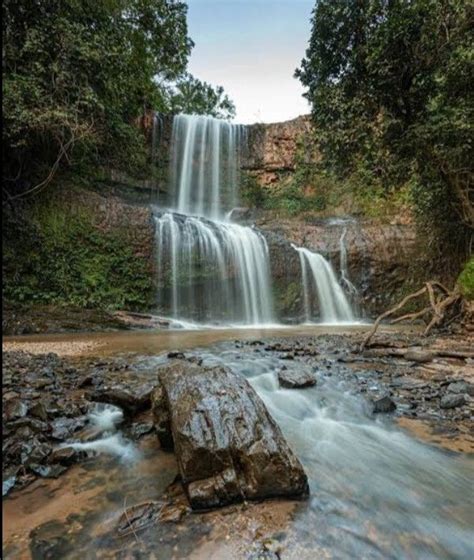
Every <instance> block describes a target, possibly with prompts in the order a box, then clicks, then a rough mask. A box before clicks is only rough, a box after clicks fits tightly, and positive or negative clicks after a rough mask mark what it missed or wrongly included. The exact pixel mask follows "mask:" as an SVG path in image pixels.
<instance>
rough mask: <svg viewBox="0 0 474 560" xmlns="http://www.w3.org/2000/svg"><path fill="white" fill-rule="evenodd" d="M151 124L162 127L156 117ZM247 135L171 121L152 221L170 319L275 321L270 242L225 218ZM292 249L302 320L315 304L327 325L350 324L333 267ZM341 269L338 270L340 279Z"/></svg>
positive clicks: (217, 123) (197, 120) (239, 129)
mask: <svg viewBox="0 0 474 560" xmlns="http://www.w3.org/2000/svg"><path fill="white" fill-rule="evenodd" d="M154 122H155V125H156V126H158V125H161V122H160V120H159V119H155V120H154ZM157 136H158V134H157V133H156V131H154V134H153V138H154V139H155V138H156V137H157ZM245 138H246V134H245V127H243V126H241V125H235V124H231V123H229V122H226V121H222V120H219V119H215V118H212V117H205V116H201V115H176V116H175V117H174V118H173V128H172V135H171V144H170V156H171V157H170V162H171V163H170V188H169V193H168V200H167V204H166V205H161V204H159V205H156V206H155V207H154V208H153V218H154V223H155V238H156V243H155V247H156V259H157V292H158V293H157V306H158V309H159V311H160V313H162V314H165V315H167V316H169V317H171V318H172V319H173V320H175V321H183V322H189V321H191V322H196V323H205V324H220V325H238V324H242V325H265V324H266V325H268V324H275V323H276V322H277V320H276V317H275V313H274V303H273V290H272V278H271V267H270V252H269V248H268V244H267V241H266V239H265V237H264V235H263V234H262V233H261V232H260V231H259V230H258V229H257V228H255V227H253V226H244V225H240V224H238V223H234V222H233V221H232V219H231V218H230V216H231V213H232V209H233V208H235V207H236V206H237V204H238V199H239V192H238V191H239V179H240V177H239V175H240V162H241V152H242V148H243V147H244V146H245ZM154 143H155V142H154ZM153 149H154V150H155V149H156V147H155V146H154V147H153ZM158 202H161V201H158ZM294 248H295V249H296V250H297V251H298V252H299V257H300V262H301V273H302V295H303V299H304V312H305V320H306V322H310V321H311V320H313V319H314V318H315V317H316V315H317V314H316V309H319V311H320V317H319V318H320V320H321V322H324V323H337V322H351V321H354V317H353V313H352V310H351V307H350V305H349V303H348V301H347V299H346V296H345V294H344V291H343V289H342V287H341V286H340V285H339V283H338V280H337V278H336V275H335V273H334V271H333V269H332V267H331V265H330V264H329V263H328V262H327V261H326V260H325V259H324V258H323V257H322V256H321V255H319V254H317V253H311V251H308V250H307V249H304V248H297V247H294ZM343 258H344V259H345V260H344V262H345V263H346V269H347V258H346V257H345V255H344V256H343V255H342V253H341V264H342V262H343V260H342V259H343ZM346 269H345V270H344V272H342V269H341V282H342V281H344V282H345V278H346V277H347V270H346ZM351 286H352V284H351ZM313 287H314V288H315V290H313ZM348 287H349V286H348ZM315 298H317V300H318V306H317V307H316V306H315V305H314V300H315Z"/></svg>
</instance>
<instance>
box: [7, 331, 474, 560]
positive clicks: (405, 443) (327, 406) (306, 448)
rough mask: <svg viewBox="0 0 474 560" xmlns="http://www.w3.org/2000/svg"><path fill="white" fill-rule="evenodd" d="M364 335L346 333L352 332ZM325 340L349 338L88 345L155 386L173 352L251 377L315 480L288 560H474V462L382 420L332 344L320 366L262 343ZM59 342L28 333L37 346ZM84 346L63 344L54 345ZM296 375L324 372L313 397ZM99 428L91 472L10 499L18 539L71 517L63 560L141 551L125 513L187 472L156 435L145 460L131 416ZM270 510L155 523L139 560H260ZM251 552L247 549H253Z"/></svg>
mask: <svg viewBox="0 0 474 560" xmlns="http://www.w3.org/2000/svg"><path fill="white" fill-rule="evenodd" d="M361 328H363V327H345V329H346V330H345V331H342V330H341V329H340V328H339V332H346V333H350V332H353V331H354V330H356V331H358V330H359V329H361ZM324 330H326V331H328V332H334V333H335V332H338V330H337V328H336V327H321V326H317V327H310V326H306V327H304V328H288V329H283V330H281V329H280V330H278V331H276V330H275V331H255V332H254V333H253V334H252V333H251V332H247V331H243V332H241V331H238V330H234V331H229V332H225V331H222V330H214V331H193V332H188V333H187V332H174V333H172V332H170V333H166V332H161V333H160V332H147V333H143V332H142V333H107V334H94V335H80V336H82V338H83V339H84V340H87V339H90V340H91V341H97V340H105V341H108V343H107V344H106V345H105V346H104V348H103V350H100V349H99V348H96V349H95V350H91V352H92V353H93V355H97V356H99V355H101V353H102V352H103V355H104V356H107V355H113V354H116V353H117V352H119V353H121V352H126V354H125V355H124V356H128V357H129V359H130V364H131V367H132V368H137V375H138V374H139V375H141V376H144V377H143V378H144V379H146V376H148V375H149V376H151V377H152V378H154V376H155V375H156V368H157V367H158V366H159V365H162V364H164V363H166V362H167V360H168V358H167V352H168V349H173V348H176V347H178V348H180V349H185V348H188V349H189V350H188V351H187V352H186V353H187V355H188V356H189V357H192V356H195V357H196V358H199V360H202V363H203V365H204V366H213V365H224V366H226V367H227V368H230V370H231V371H233V372H234V373H235V374H237V375H241V376H244V377H245V378H247V379H248V381H249V382H250V384H251V385H252V386H253V387H254V389H255V390H256V391H257V393H258V394H259V395H260V397H261V398H262V399H263V401H264V402H265V404H266V406H267V408H268V410H269V412H270V413H271V415H272V416H273V417H274V419H275V420H276V421H277V423H278V424H279V426H280V427H281V429H282V431H283V433H284V435H285V437H286V439H287V441H288V443H289V445H290V446H291V448H292V449H293V450H294V452H295V453H296V454H297V456H298V457H299V459H300V460H301V462H302V463H303V466H304V468H305V471H306V473H307V475H308V479H309V483H310V490H311V495H310V499H309V501H305V502H301V503H299V504H298V505H297V507H296V510H295V511H294V513H293V515H292V516H290V517H288V516H285V518H284V520H283V521H282V522H281V523H280V524H279V525H278V524H277V527H276V529H273V530H274V531H276V530H278V531H279V533H278V534H280V533H281V532H282V531H283V533H284V535H285V537H284V540H283V545H284V549H283V553H282V556H281V557H282V558H283V559H284V560H312V559H313V558H328V559H334V560H353V559H354V558H357V559H369V560H387V559H393V560H402V559H409V560H470V559H471V558H472V557H473V554H474V548H473V543H474V530H473V512H474V495H473V492H472V478H473V475H474V468H473V467H474V465H473V461H472V457H470V456H468V455H462V454H458V453H452V452H447V451H445V450H443V449H440V448H436V447H433V446H430V445H427V444H425V443H422V442H421V441H418V440H416V439H414V438H413V437H411V436H410V435H409V434H408V433H406V432H404V431H403V430H401V429H400V428H399V427H397V426H396V424H395V423H393V421H392V419H391V418H390V417H385V418H381V417H374V415H372V414H371V411H370V408H369V406H368V403H367V401H366V399H365V398H364V396H363V395H362V394H361V393H360V391H359V390H358V383H357V381H356V379H355V378H356V376H360V375H363V376H366V377H365V378H366V379H367V380H368V383H369V384H377V372H374V371H372V372H371V371H369V370H364V369H362V370H357V373H356V374H355V373H354V369H351V368H350V367H348V365H346V364H345V363H343V362H340V361H339V360H338V352H337V351H336V352H335V351H334V349H333V347H331V346H325V345H326V344H327V343H326V342H324V341H325V340H326V339H325V338H318V339H314V340H315V341H316V342H315V344H316V345H317V348H318V351H319V353H318V354H317V356H316V358H295V359H294V360H292V361H289V360H287V359H284V358H283V357H282V356H281V355H280V354H279V353H277V352H274V351H273V352H272V351H269V350H267V349H266V347H265V345H264V344H263V343H262V342H258V341H259V340H261V339H260V337H262V336H263V337H267V338H268V337H272V336H275V334H277V333H278V336H281V335H282V334H285V333H286V334H285V336H290V335H291V334H295V333H299V334H298V339H299V340H300V341H302V338H301V334H300V333H310V332H312V333H313V334H314V333H321V332H324ZM239 335H245V336H244V338H252V337H253V338H256V337H259V338H258V339H257V342H255V343H252V344H248V345H246V344H244V343H243V342H241V341H240V340H237V341H233V340H232V338H235V337H239ZM47 338H48V337H45V336H43V337H28V339H29V340H32V341H39V340H42V341H44V340H46V339H47ZM50 338H53V337H50ZM72 338H73V335H56V336H55V337H54V340H57V341H59V340H63V341H67V340H68V339H72ZM75 338H77V335H74V339H75ZM127 339H128V340H129V342H128V343H127ZM160 339H162V340H161V341H160ZM224 339H227V340H224ZM269 340H275V339H273V338H270V339H269ZM327 340H329V341H330V340H331V338H330V337H329V338H328V339H327ZM147 341H148V342H147ZM216 341H220V342H217V343H216ZM43 343H44V342H43ZM304 344H307V342H305V343H304ZM335 344H336V346H335V348H339V346H337V343H335ZM196 345H197V346H198V347H196ZM193 346H194V348H192V347H193ZM132 352H134V355H133V354H132ZM288 368H289V369H291V368H296V369H301V368H316V369H317V378H318V382H317V385H316V386H315V387H313V388H307V389H301V390H299V389H284V388H282V387H280V385H279V383H278V372H279V371H280V370H281V369H288ZM117 375H118V376H119V378H120V373H117ZM90 422H91V426H92V427H93V428H94V429H98V430H100V431H102V432H103V434H104V438H103V439H101V440H99V442H98V443H93V442H92V443H85V444H80V449H81V450H84V451H86V452H90V453H93V454H97V453H98V454H99V455H98V456H97V457H95V458H94V457H93V458H91V459H90V460H89V463H88V464H86V465H85V468H82V467H81V466H77V467H74V468H73V469H72V470H71V472H70V474H69V473H66V475H64V479H63V478H61V479H60V480H63V482H61V484H59V482H60V481H59V480H58V481H42V484H41V485H39V486H38V487H37V488H33V489H31V490H29V489H28V488H27V489H26V490H25V491H24V492H19V493H18V494H17V495H16V496H15V495H14V496H13V497H12V498H13V499H8V500H7V501H6V502H4V508H5V507H6V509H4V511H5V513H6V518H7V519H8V524H7V526H6V528H7V530H8V534H12V533H21V531H23V530H24V532H25V534H26V535H28V534H29V531H30V530H31V527H35V526H36V525H37V524H38V523H39V522H43V523H44V521H45V520H47V519H49V518H50V519H57V517H58V515H59V516H60V518H61V519H63V520H64V521H63V522H62V525H61V531H63V532H64V535H63V536H62V537H61V540H60V541H57V540H56V541H55V543H56V544H55V545H54V546H56V547H57V548H56V549H54V550H56V551H58V550H60V551H62V554H59V555H58V553H57V552H56V555H53V556H51V557H54V558H59V557H61V558H69V559H73V558H74V559H75V558H110V557H118V556H113V555H114V554H115V552H114V551H117V550H118V549H121V548H122V547H125V546H126V542H128V545H129V546H131V547H132V550H133V549H134V548H133V547H135V548H136V547H137V546H138V544H137V543H136V542H135V541H134V539H133V535H131V536H130V538H129V541H126V542H123V541H117V539H116V537H113V536H112V537H110V536H107V535H109V534H110V533H109V530H110V529H109V528H110V527H112V528H113V527H114V526H115V525H114V524H115V523H116V520H117V517H118V516H120V515H121V514H122V512H123V508H124V504H125V503H126V504H128V505H134V504H137V503H140V502H143V501H146V500H150V499H159V496H160V493H161V492H163V491H164V489H165V487H166V485H167V484H169V483H170V482H171V481H172V480H173V477H174V476H175V473H176V465H175V462H174V457H173V455H172V454H169V453H168V454H166V453H163V452H161V451H159V450H157V449H156V448H157V445H156V443H153V442H154V441H156V440H155V439H154V438H156V436H153V437H151V438H150V439H149V440H148V444H147V447H145V448H143V449H140V450H138V451H139V452H138V453H135V451H137V450H135V451H134V449H133V446H132V444H131V443H130V442H129V441H127V440H126V439H123V437H122V436H121V432H120V431H121V429H122V416H121V414H120V412H119V411H118V410H117V409H116V408H114V407H110V406H107V405H106V406H105V407H101V406H100V405H97V407H96V408H94V409H93V410H92V412H91V414H90ZM131 446H132V447H131ZM153 449H154V450H153ZM101 457H102V458H101ZM107 457H108V458H107ZM70 488H71V489H73V494H71V489H70ZM71 496H74V498H72V497H71ZM267 506H268V507H267V509H265V508H264V507H263V505H262V507H263V509H262V508H260V509H258V508H259V506H258V505H257V506H255V508H254V506H252V507H251V508H249V509H246V510H244V511H240V510H237V511H236V512H234V513H233V512H232V509H231V510H230V511H228V512H227V513H226V514H225V515H221V514H220V512H217V513H216V514H206V515H202V516H199V515H191V516H188V517H186V518H185V519H184V520H183V521H182V523H181V524H179V525H177V526H174V525H173V524H171V525H170V524H166V523H161V524H158V525H153V526H152V527H151V528H150V529H149V530H148V531H145V532H142V533H140V534H139V536H138V539H139V541H138V543H139V544H140V547H142V548H141V549H143V550H145V552H143V553H141V554H139V555H138V556H134V557H137V558H149V557H151V556H150V553H151V552H150V551H154V553H155V556H156V558H169V557H175V558H195V559H199V560H203V559H209V558H212V559H214V560H224V559H227V558H236V559H239V560H240V559H242V560H243V559H244V558H245V559H247V558H248V557H249V550H251V547H252V542H253V539H254V538H255V527H260V526H261V524H262V523H263V525H262V527H265V523H269V521H268V520H269V519H274V517H271V515H270V514H269V513H268V512H273V514H274V515H275V512H277V511H278V507H279V505H278V503H275V502H268V503H267ZM48 515H49V516H50V517H49V518H48V517H47V516H48ZM263 515H266V518H265V519H267V521H266V522H265V521H263V520H264V518H263V517H262V516H263ZM40 520H41V521H40ZM245 520H248V523H247V521H245ZM234 523H235V524H237V525H233V524H234ZM239 523H244V525H242V526H241V525H239ZM272 523H273V522H272ZM35 524H36V525H35ZM226 524H229V525H226ZM222 526H224V530H225V531H226V532H224V533H223V534H222V532H220V531H222ZM23 527H24V529H23ZM52 529H54V530H57V531H58V530H59V528H58V529H55V527H52ZM45 530H46V529H45ZM48 530H49V529H48ZM239 531H242V534H241V533H239ZM61 534H63V533H61ZM226 534H227V535H228V537H225V535H226ZM264 534H265V533H264ZM270 534H271V533H270ZM112 535H113V533H112ZM223 535H224V536H223ZM55 538H56V539H57V537H55ZM244 545H245V546H244ZM51 546H53V545H51ZM232 546H233V547H237V548H232ZM239 546H244V550H246V552H245V553H240V552H239V550H240V549H239V548H238V547H239ZM58 547H59V548H58ZM245 547H247V548H245ZM6 550H7V553H6V556H5V557H6V558H10V559H14V558H17V557H20V556H18V555H15V554H17V553H16V552H15V550H17V549H15V548H11V547H10V548H8V547H7V549H6ZM52 550H53V549H52ZM9 551H10V552H9ZM236 551H237V552H236ZM111 554H112V556H111ZM117 554H118V553H117ZM124 554H125V553H124ZM137 554H138V553H137ZM120 557H121V556H120Z"/></svg>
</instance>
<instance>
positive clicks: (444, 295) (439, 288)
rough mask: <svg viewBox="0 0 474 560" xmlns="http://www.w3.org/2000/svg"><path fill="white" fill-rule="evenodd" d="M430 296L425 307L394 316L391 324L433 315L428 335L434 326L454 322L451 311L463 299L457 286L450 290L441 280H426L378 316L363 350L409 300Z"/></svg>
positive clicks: (364, 342) (426, 332)
mask: <svg viewBox="0 0 474 560" xmlns="http://www.w3.org/2000/svg"><path fill="white" fill-rule="evenodd" d="M426 298H428V305H426V303H425V304H424V307H423V308H422V309H420V310H417V311H414V312H410V313H404V314H403V315H401V316H399V317H395V318H392V319H391V321H390V324H392V325H394V324H396V323H400V322H402V321H412V322H413V321H415V320H416V319H421V318H422V317H423V318H425V319H426V318H429V316H430V315H431V319H430V320H429V322H428V324H427V326H426V328H425V330H424V333H423V334H424V335H425V336H426V335H427V334H429V333H430V332H431V330H432V329H433V328H434V327H440V326H442V325H447V324H449V323H450V322H452V321H453V320H454V319H455V318H456V316H454V317H453V315H452V313H450V312H451V311H452V310H453V309H455V308H456V306H457V304H459V303H460V302H461V300H462V296H461V294H460V292H459V291H458V289H457V288H455V289H454V290H452V291H451V290H448V288H446V286H443V284H441V283H440V282H426V284H425V285H424V286H423V287H422V288H420V289H419V290H417V291H416V292H413V293H412V294H409V295H407V296H406V297H404V298H403V299H402V300H401V301H400V302H399V303H397V305H395V306H394V307H392V308H390V309H388V310H387V311H385V312H384V313H382V314H381V315H379V317H377V319H376V321H375V323H374V325H373V327H372V329H371V330H370V331H369V333H368V334H367V336H366V337H365V339H364V341H363V342H362V344H361V348H360V349H361V350H364V348H366V347H367V345H368V344H369V342H370V340H371V339H372V337H373V336H374V334H375V333H376V331H377V329H378V328H379V325H380V323H381V322H382V321H383V320H384V319H387V318H388V317H393V315H395V314H396V313H397V312H401V311H402V310H403V309H404V307H405V306H406V305H407V303H408V302H410V301H412V300H415V299H419V300H426Z"/></svg>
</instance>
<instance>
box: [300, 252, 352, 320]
mask: <svg viewBox="0 0 474 560" xmlns="http://www.w3.org/2000/svg"><path fill="white" fill-rule="evenodd" d="M292 247H293V248H294V249H295V250H296V251H297V252H298V254H299V258H300V264H301V277H302V284H303V301H304V313H305V319H306V322H309V321H311V320H312V319H313V318H314V316H315V315H316V312H315V306H314V305H313V300H314V297H312V296H313V294H314V291H313V289H315V292H316V295H317V301H318V305H319V311H320V320H321V322H323V323H349V322H353V321H354V315H353V313H352V309H351V306H350V304H349V302H348V301H347V298H346V296H345V294H344V291H343V289H342V288H341V286H340V285H339V283H338V281H337V278H336V275H335V273H334V270H333V268H332V266H331V264H330V263H329V262H328V261H327V260H326V259H325V258H324V257H323V256H322V255H320V254H319V253H313V252H312V251H309V250H308V249H305V248H304V247H296V246H295V245H292Z"/></svg>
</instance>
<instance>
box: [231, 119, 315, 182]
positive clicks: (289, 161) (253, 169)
mask: <svg viewBox="0 0 474 560" xmlns="http://www.w3.org/2000/svg"><path fill="white" fill-rule="evenodd" d="M311 131H312V124H311V118H310V115H302V116H300V117H297V118H296V119H293V120H291V121H286V122H281V123H271V124H253V125H249V126H248V127H247V145H246V146H245V147H244V157H243V159H242V169H243V170H244V171H247V172H249V173H250V174H251V175H252V176H254V177H256V179H257V180H258V182H259V183H260V185H262V186H263V187H271V186H272V185H274V184H275V183H277V182H278V181H280V180H281V179H282V178H283V177H285V176H287V175H289V174H291V173H293V172H294V171H295V169H296V166H297V164H298V162H305V163H311V162H312V161H314V160H316V159H317V153H316V150H315V148H314V145H313V144H312V142H311V138H312V134H311Z"/></svg>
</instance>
